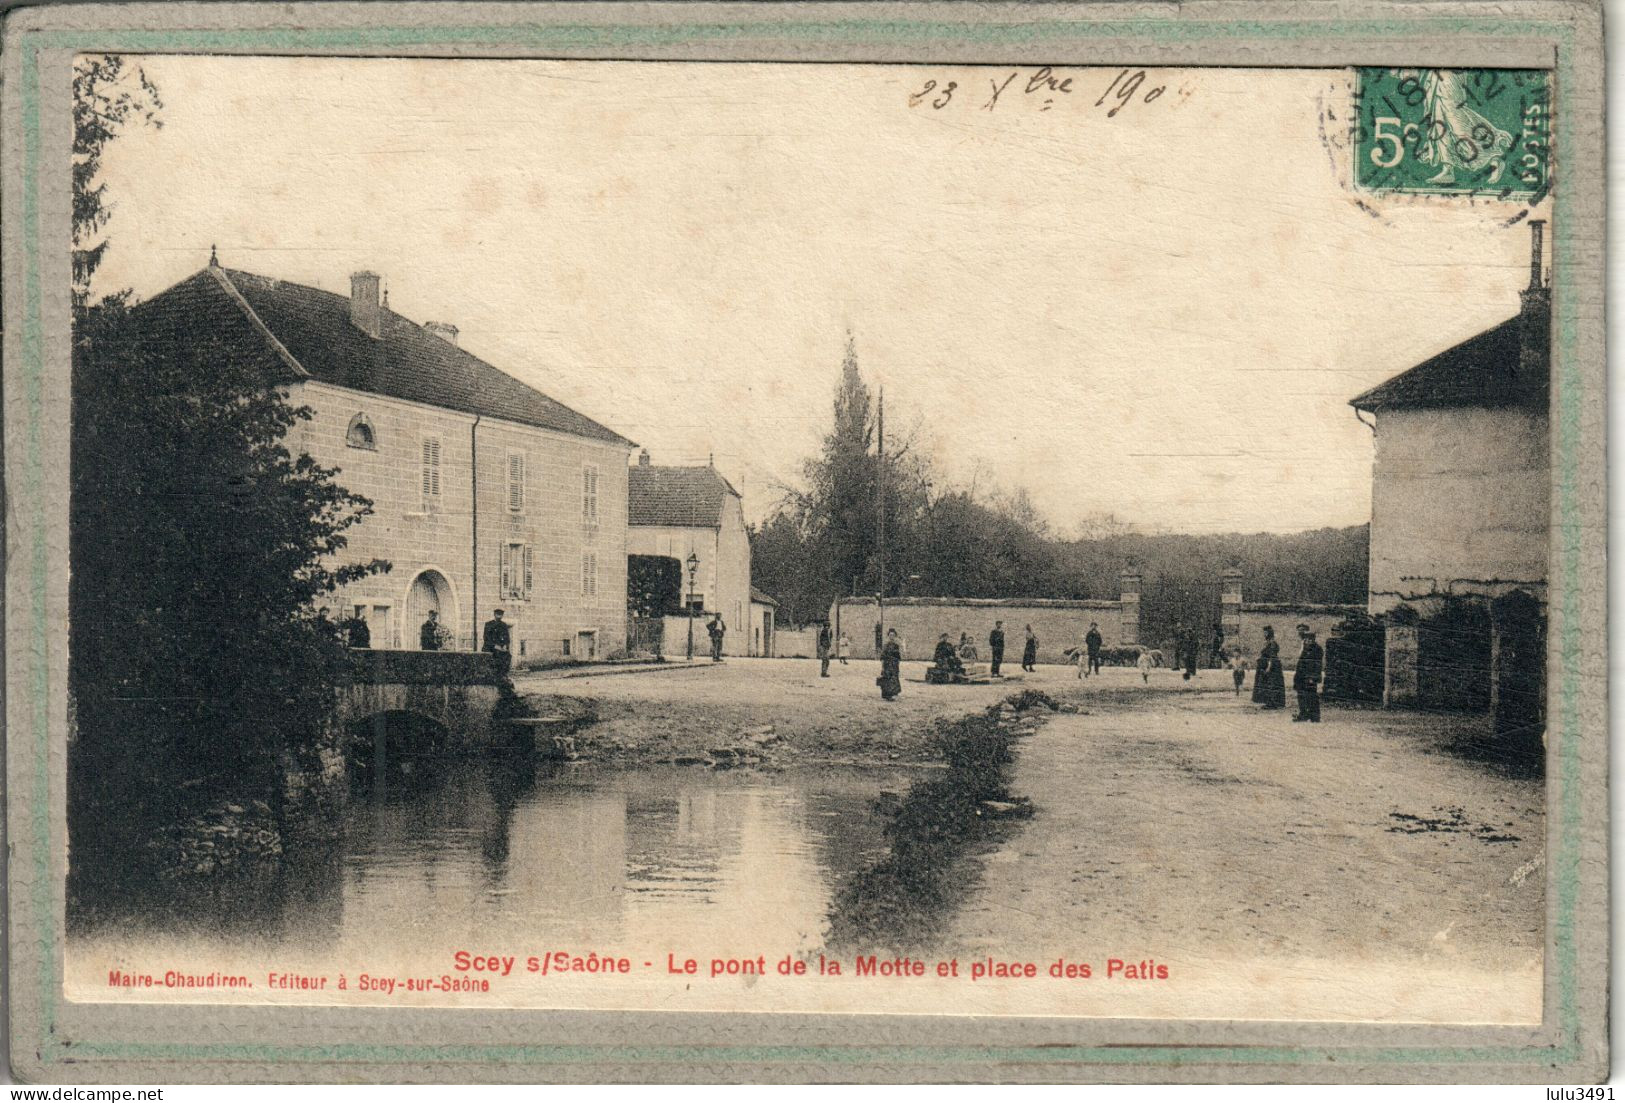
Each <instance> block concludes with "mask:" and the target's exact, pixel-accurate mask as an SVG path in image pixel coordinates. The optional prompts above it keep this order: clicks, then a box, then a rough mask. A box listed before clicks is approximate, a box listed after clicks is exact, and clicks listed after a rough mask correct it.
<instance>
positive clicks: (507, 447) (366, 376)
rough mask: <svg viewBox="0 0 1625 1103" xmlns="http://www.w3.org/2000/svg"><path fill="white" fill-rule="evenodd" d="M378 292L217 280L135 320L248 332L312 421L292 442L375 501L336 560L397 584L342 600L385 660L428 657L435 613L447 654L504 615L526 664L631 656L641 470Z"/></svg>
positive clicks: (350, 590)
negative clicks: (635, 481) (633, 492)
mask: <svg viewBox="0 0 1625 1103" xmlns="http://www.w3.org/2000/svg"><path fill="white" fill-rule="evenodd" d="M379 285H380V280H379V278H378V277H377V276H375V275H373V274H371V273H366V272H362V273H357V274H356V275H355V276H353V277H352V280H351V295H350V297H349V298H348V299H346V298H345V297H344V296H342V295H336V294H332V293H329V292H324V291H320V290H318V289H315V288H310V287H304V286H302V285H298V284H291V283H287V282H285V281H281V280H275V279H270V278H267V277H263V276H258V275H254V274H252V273H247V272H240V271H236V270H232V269H226V268H222V267H220V266H219V265H218V264H216V263H214V262H212V261H211V263H210V266H209V267H208V268H206V269H204V270H203V271H202V272H200V273H198V274H197V275H195V276H193V277H191V278H190V279H188V280H186V281H183V282H182V283H181V284H177V285H176V286H175V287H173V288H171V289H169V290H168V291H165V292H163V293H162V294H160V295H158V296H155V297H154V298H153V299H152V300H150V301H149V302H148V303H146V304H143V306H142V307H141V308H139V309H138V311H137V312H136V316H137V317H138V318H139V317H146V318H148V319H151V320H153V321H154V322H158V323H165V322H167V323H168V324H176V325H180V326H183V327H184V326H199V327H210V328H213V329H216V330H218V329H221V328H223V327H230V326H237V327H238V328H239V329H241V328H243V327H242V326H241V321H242V320H243V319H245V318H246V319H247V321H248V323H249V325H248V327H247V331H248V332H250V333H252V334H253V335H255V336H257V339H258V340H260V341H262V342H264V343H265V345H266V346H268V347H269V348H270V349H271V350H272V351H273V352H274V353H275V355H276V356H277V358H278V359H279V360H280V361H281V362H282V365H283V368H284V371H283V372H282V374H283V375H284V376H285V379H286V382H285V386H286V389H287V392H288V396H289V400H290V402H291V403H292V404H293V405H295V406H305V407H308V408H309V409H310V411H311V412H312V417H311V418H310V419H309V420H307V421H302V422H299V423H296V425H295V427H294V428H293V430H292V431H291V432H290V433H289V436H288V439H287V440H286V442H285V444H286V446H287V447H288V449H289V451H290V452H293V453H294V454H295V455H297V454H299V453H301V452H304V453H306V454H308V455H310V456H311V457H312V458H313V459H315V460H316V461H317V462H318V463H320V464H322V465H323V466H326V467H333V468H336V469H338V475H337V476H336V481H337V482H338V483H339V484H340V485H342V486H344V487H345V488H347V489H349V490H351V491H353V492H355V493H357V494H361V495H363V496H365V497H366V498H368V499H370V500H371V501H372V514H371V515H370V516H368V517H366V518H365V519H364V520H363V521H362V522H361V523H360V524H358V525H356V526H354V527H352V528H351V529H349V530H348V531H347V533H346V534H345V535H346V537H347V539H348V543H347V545H346V547H345V548H344V549H343V550H342V551H341V552H340V553H339V554H338V556H337V557H336V559H337V561H338V562H342V563H359V562H366V561H369V560H372V559H374V558H378V559H384V560H387V561H388V562H389V563H390V564H391V569H390V571H389V572H388V573H386V574H378V575H373V576H370V577H368V578H365V579H362V580H360V581H358V582H355V583H352V584H351V585H349V586H347V587H345V588H344V589H343V590H342V591H341V592H339V593H336V594H334V595H333V597H332V599H331V602H330V604H331V608H332V610H333V613H334V615H335V617H336V618H340V619H343V618H348V617H351V616H357V617H360V618H361V619H363V620H365V621H367V623H368V627H369V632H370V636H371V645H372V646H373V647H375V648H406V649H416V648H418V647H419V646H420V644H421V638H422V632H421V628H422V625H423V624H424V622H425V621H426V620H427V619H428V615H429V612H430V611H431V610H433V611H434V612H435V613H436V616H437V619H438V621H439V623H440V624H441V625H443V626H444V630H443V633H442V636H443V640H444V642H443V646H444V647H448V648H458V649H465V650H468V649H474V648H475V647H476V646H477V641H478V639H479V636H480V628H481V625H482V624H483V623H484V622H485V621H486V620H487V619H488V618H489V617H490V616H491V613H492V610H493V609H495V608H499V607H500V608H501V609H503V610H504V616H505V619H506V620H507V621H508V622H509V623H510V624H511V625H512V635H513V648H514V659H515V661H516V662H519V661H523V660H526V659H532V660H553V659H564V658H569V659H589V658H595V657H599V656H604V655H608V654H613V653H615V652H618V651H621V650H623V649H624V648H625V645H626V638H625V636H626V516H627V514H626V510H627V480H626V470H627V461H628V458H629V456H630V454H631V450H632V448H633V447H634V446H633V444H632V442H631V441H629V440H627V439H626V438H624V437H622V436H620V435H619V434H617V433H615V432H613V431H612V430H610V429H607V428H605V427H604V426H602V425H599V424H598V423H597V422H594V421H592V420H591V419H589V418H586V417H584V416H582V415H581V414H579V413H576V412H575V411H573V410H570V409H569V408H568V407H565V406H563V405H561V404H559V403H557V402H555V401H553V400H552V399H550V398H548V397H547V396H546V395H544V394H542V393H541V392H539V391H536V390H535V389H533V388H531V387H529V386H527V385H525V384H523V383H521V382H520V381H519V380H517V379H515V378H513V377H512V376H509V375H507V374H506V373H503V372H501V371H499V370H498V369H496V368H495V367H493V366H491V365H490V364H487V363H486V362H485V361H483V360H480V359H479V358H478V357H475V356H473V355H471V354H469V353H467V352H466V351H464V350H462V349H461V348H460V347H458V345H457V343H456V342H457V336H458V334H457V330H456V328H455V327H452V326H448V325H442V324H437V323H427V324H424V325H419V324H417V323H414V322H412V321H410V320H408V319H406V318H404V317H402V316H400V315H398V314H396V313H394V312H393V311H391V310H390V309H389V307H388V305H387V302H386V301H384V300H382V299H381V297H380V294H379Z"/></svg>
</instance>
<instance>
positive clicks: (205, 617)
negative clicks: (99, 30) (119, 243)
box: [68, 56, 389, 866]
mask: <svg viewBox="0 0 1625 1103" xmlns="http://www.w3.org/2000/svg"><path fill="white" fill-rule="evenodd" d="M158 107H159V98H158V91H157V89H156V88H155V87H154V86H153V84H152V83H151V82H150V81H149V80H147V78H146V75H145V74H144V73H143V72H142V71H141V70H140V69H139V68H134V69H132V68H131V67H129V66H128V65H127V64H126V62H125V61H124V60H123V59H122V58H119V57H116V56H113V57H89V58H82V59H80V60H79V62H78V63H77V65H76V67H75V73H74V124H75V130H74V165H73V193H74V194H73V295H74V305H75V310H74V323H73V379H72V392H73V424H72V436H71V455H70V461H71V463H70V468H71V473H70V480H71V499H70V503H69V549H68V553H69V566H70V582H69V651H70V660H69V687H70V692H71V694H72V696H73V701H74V707H75V722H76V731H77V738H76V740H75V742H74V745H73V756H72V760H71V762H70V772H69V778H70V802H71V803H70V809H71V811H70V817H69V822H70V826H71V828H72V831H73V843H74V846H75V848H76V852H77V853H80V854H81V855H82V854H83V852H84V848H87V844H88V849H91V850H94V849H96V848H97V846H98V845H119V846H125V847H127V846H128V845H129V844H130V843H132V842H135V841H138V840H140V839H141V838H142V837H143V833H144V832H146V831H148V830H150V828H151V827H152V826H153V825H154V824H162V823H168V822H173V820H174V817H175V815H176V813H177V811H178V810H184V809H187V808H191V807H196V806H199V805H200V804H201V803H202V802H204V801H206V800H208V799H212V798H214V797H218V796H219V795H221V794H223V793H228V792H229V793H235V794H252V795H254V796H259V797H263V798H265V799H267V800H268V801H270V802H275V801H276V800H277V798H278V797H279V796H280V793H281V791H282V786H281V784H280V783H281V780H282V776H283V769H284V765H285V763H286V761H287V759H288V757H289V756H293V757H294V758H295V759H298V758H300V757H309V756H312V755H314V754H315V752H316V745H317V740H318V736H319V734H320V732H321V730H322V729H323V726H324V723H325V721H326V718H327V715H328V713H329V711H330V709H331V707H332V692H333V685H334V680H335V678H336V677H337V676H338V674H339V671H340V669H341V666H342V662H343V657H344V649H343V646H342V644H341V643H340V642H339V640H338V639H337V637H336V635H335V633H334V632H333V630H332V629H331V627H329V626H326V625H324V624H322V623H320V622H319V621H318V619H317V617H316V615H315V610H314V606H315V605H316V604H317V602H318V601H319V600H320V599H321V598H322V597H323V596H324V595H326V594H329V593H331V592H333V591H334V590H335V589H337V588H338V587H340V586H342V585H345V584H347V583H349V582H352V581H354V580H356V579H359V578H362V577H365V576H366V575H369V574H372V573H375V572H379V571H385V570H388V568H389V565H388V564H387V563H384V562H382V561H379V560H373V561H371V562H369V563H364V564H349V565H343V566H335V565H334V557H335V556H336V555H337V554H338V553H339V552H340V551H342V549H343V548H344V546H345V542H346V537H345V535H344V534H345V532H346V530H348V529H349V528H351V527H352V526H354V525H356V524H358V523H360V522H361V521H362V520H363V518H365V517H366V516H367V515H368V514H369V513H370V512H371V503H370V502H368V501H367V500H366V499H365V498H362V497H360V496H358V495H355V494H352V493H350V492H349V491H347V490H345V489H344V488H343V487H341V486H339V485H338V484H337V483H336V482H335V481H334V476H335V475H336V474H337V472H336V471H335V470H334V469H331V468H324V467H322V466H321V465H319V464H317V463H316V462H315V461H314V460H313V459H311V457H309V456H308V455H299V456H294V455H292V454H291V453H290V452H289V451H288V449H287V448H286V447H285V446H284V445H283V443H282V442H283V440H284V438H285V437H286V436H287V433H288V431H289V430H290V429H291V428H292V427H293V426H294V425H295V424H297V423H298V422H299V421H301V420H305V419H308V418H309V417H310V411H309V410H308V409H305V408H296V407H294V406H292V405H291V404H290V403H289V402H288V400H287V392H286V391H285V390H283V389H282V388H281V387H280V386H279V377H278V376H277V375H276V374H275V372H276V371H277V370H279V368H278V366H277V365H276V364H275V363H274V362H273V361H269V360H256V359H253V358H252V357H250V356H247V355H245V354H242V353H240V352H238V351H237V350H236V349H235V348H233V347H231V346H228V345H227V344H226V343H225V341H224V339H223V338H222V337H221V336H220V335H218V334H215V333H212V332H210V331H208V330H206V329H203V328H201V327H188V326H185V325H179V326H177V325H173V324H165V325H147V324H144V323H145V321H146V320H147V316H146V315H145V314H144V312H143V308H141V307H135V308H131V307H130V306H129V300H130V294H129V292H128V291H121V292H117V293H115V294H112V295H108V296H105V297H103V298H102V299H101V300H99V301H97V302H92V301H91V299H90V282H91V278H92V277H93V276H94V274H95V272H96V269H97V267H98V266H99V265H100V264H101V261H102V258H103V256H104V255H105V253H106V250H107V248H108V239H107V238H106V237H105V236H104V235H103V231H104V230H105V229H106V227H107V225H108V223H109V220H110V217H111V213H112V207H111V205H110V203H109V201H108V198H107V192H106V185H105V183H103V182H101V181H99V180H98V179H97V170H98V168H99V165H100V161H101V156H102V154H103V152H104V151H105V149H106V148H107V145H108V143H110V142H112V141H113V140H115V138H116V137H117V136H118V134H119V133H120V132H121V130H122V129H123V128H124V127H125V126H126V125H128V124H129V123H131V122H132V121H137V120H139V121H142V122H145V123H149V124H151V125H158V118H157V109H158ZM114 809H116V810H117V812H116V814H110V813H111V812H112V810H114ZM82 865H83V863H81V866H82Z"/></svg>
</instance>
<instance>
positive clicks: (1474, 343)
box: [1349, 312, 1549, 412]
mask: <svg viewBox="0 0 1625 1103" xmlns="http://www.w3.org/2000/svg"><path fill="white" fill-rule="evenodd" d="M1526 317H1530V315H1527V314H1518V315H1515V316H1513V317H1511V318H1508V319H1507V320H1506V321H1504V322H1502V323H1501V324H1500V325H1498V326H1494V327H1492V328H1490V329H1486V330H1485V331H1484V332H1482V333H1480V334H1478V335H1477V336H1474V337H1469V338H1468V339H1467V340H1465V341H1463V342H1461V343H1460V344H1459V345H1454V346H1452V347H1450V348H1448V349H1446V350H1445V351H1444V352H1441V353H1439V354H1438V355H1437V356H1434V357H1431V358H1429V359H1427V360H1424V361H1422V362H1421V363H1420V364H1418V365H1416V367H1414V368H1411V369H1410V370H1409V371H1405V372H1401V373H1400V374H1398V375H1396V376H1394V377H1393V378H1392V379H1389V380H1388V381H1386V382H1384V383H1380V384H1378V385H1377V386H1375V387H1373V388H1371V389H1370V390H1369V391H1366V392H1365V393H1363V394H1360V395H1357V396H1356V397H1354V398H1352V399H1350V400H1349V405H1350V406H1353V407H1354V408H1355V409H1357V410H1367V411H1372V412H1376V411H1381V410H1394V409H1407V408H1419V407H1440V406H1515V405H1526V404H1530V403H1541V402H1544V401H1545V398H1546V388H1547V380H1548V367H1547V365H1548V361H1549V353H1547V351H1546V350H1547V349H1548V347H1549V346H1548V343H1547V339H1546V337H1545V335H1542V339H1541V340H1540V341H1538V342H1537V343H1536V348H1538V349H1539V350H1540V354H1539V355H1538V356H1537V357H1536V361H1535V362H1534V363H1532V364H1531V365H1529V372H1528V377H1527V378H1521V377H1520V374H1519V373H1520V364H1519V355H1520V352H1521V346H1522V344H1523V324H1524V321H1525V318H1526ZM1533 317H1534V318H1535V319H1536V321H1537V323H1544V324H1549V323H1546V318H1548V317H1549V315H1546V314H1544V313H1542V312H1537V313H1536V314H1534V315H1533Z"/></svg>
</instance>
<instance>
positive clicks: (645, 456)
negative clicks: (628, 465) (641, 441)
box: [638, 448, 649, 467]
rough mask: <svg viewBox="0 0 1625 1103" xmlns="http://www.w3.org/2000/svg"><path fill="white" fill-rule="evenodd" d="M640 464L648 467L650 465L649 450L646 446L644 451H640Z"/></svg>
mask: <svg viewBox="0 0 1625 1103" xmlns="http://www.w3.org/2000/svg"><path fill="white" fill-rule="evenodd" d="M638 466H639V467H648V466H649V450H648V449H647V448H645V449H644V450H643V451H641V452H639V453H638Z"/></svg>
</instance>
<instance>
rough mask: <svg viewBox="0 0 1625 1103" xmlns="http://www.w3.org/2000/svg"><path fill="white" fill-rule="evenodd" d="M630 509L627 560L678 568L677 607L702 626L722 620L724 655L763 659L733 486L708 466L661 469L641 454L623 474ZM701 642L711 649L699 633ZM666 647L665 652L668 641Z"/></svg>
mask: <svg viewBox="0 0 1625 1103" xmlns="http://www.w3.org/2000/svg"><path fill="white" fill-rule="evenodd" d="M627 503H628V504H627V518H628V527H627V537H626V554H628V555H649V556H659V557H662V558H666V559H670V560H674V561H676V562H677V564H678V565H679V567H680V568H681V571H682V594H681V600H680V602H679V604H680V605H682V606H684V607H685V608H688V609H689V610H690V611H691V612H695V613H699V614H701V615H703V616H704V617H705V618H706V620H707V621H709V619H710V618H711V617H712V616H713V615H720V616H721V617H722V621H723V624H724V625H726V626H727V630H728V631H727V635H726V636H724V637H723V654H725V655H752V654H758V653H760V652H759V647H760V645H759V644H757V643H756V642H755V640H756V636H757V634H758V632H759V630H760V627H761V625H760V623H757V622H756V621H757V618H756V617H753V615H752V609H751V604H752V597H751V587H750V534H749V533H748V532H747V531H746V529H745V512H744V505H743V499H742V498H741V497H740V494H739V491H737V490H735V489H734V488H733V484H731V483H730V482H728V480H727V479H725V478H724V477H723V476H722V474H721V473H720V472H718V471H717V469H716V468H714V467H712V466H710V465H709V464H707V465H706V466H704V467H663V466H659V465H656V464H653V463H651V462H650V460H649V453H648V452H647V451H645V452H642V453H641V454H640V455H639V456H638V462H637V464H636V465H635V466H633V467H631V468H630V469H628V471H627ZM690 557H692V559H693V563H692V567H693V570H692V572H691V571H690V566H691V564H690ZM753 626H754V628H755V629H756V631H753ZM700 639H702V640H703V641H704V643H703V646H704V648H709V647H710V639H709V637H707V636H705V635H704V633H703V632H702V633H700ZM666 644H667V648H668V650H669V649H670V648H671V645H672V641H671V640H670V639H668V640H667V641H666Z"/></svg>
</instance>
